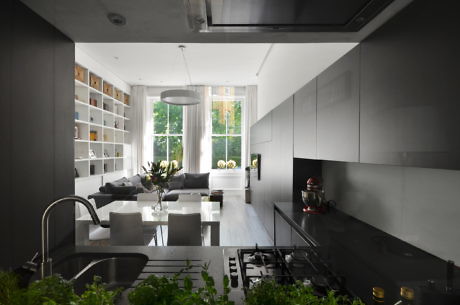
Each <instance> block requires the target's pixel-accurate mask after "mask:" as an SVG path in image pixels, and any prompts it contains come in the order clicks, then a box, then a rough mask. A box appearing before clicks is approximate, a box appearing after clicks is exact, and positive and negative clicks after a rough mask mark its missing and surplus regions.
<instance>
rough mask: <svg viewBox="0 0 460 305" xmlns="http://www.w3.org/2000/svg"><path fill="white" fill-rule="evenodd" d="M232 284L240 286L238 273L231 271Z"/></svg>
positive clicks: (234, 286)
mask: <svg viewBox="0 0 460 305" xmlns="http://www.w3.org/2000/svg"><path fill="white" fill-rule="evenodd" d="M230 286H232V287H233V288H236V287H238V273H236V272H230Z"/></svg>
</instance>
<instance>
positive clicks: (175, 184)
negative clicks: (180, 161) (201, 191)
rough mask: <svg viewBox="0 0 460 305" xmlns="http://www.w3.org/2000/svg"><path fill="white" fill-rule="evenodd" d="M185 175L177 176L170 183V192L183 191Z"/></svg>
mask: <svg viewBox="0 0 460 305" xmlns="http://www.w3.org/2000/svg"><path fill="white" fill-rule="evenodd" d="M184 182H185V175H184V174H182V175H175V176H173V177H171V180H169V182H168V189H169V190H181V189H183V188H184Z"/></svg>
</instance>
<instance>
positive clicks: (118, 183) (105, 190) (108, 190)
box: [99, 177, 129, 194]
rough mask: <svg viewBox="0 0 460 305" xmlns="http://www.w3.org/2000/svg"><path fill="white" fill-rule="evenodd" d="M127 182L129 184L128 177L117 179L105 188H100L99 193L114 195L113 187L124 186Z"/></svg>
mask: <svg viewBox="0 0 460 305" xmlns="http://www.w3.org/2000/svg"><path fill="white" fill-rule="evenodd" d="M126 182H129V180H128V178H126V177H123V178H120V179H117V180H115V181H112V182H108V183H106V184H105V185H104V186H101V187H99V192H101V193H107V194H113V193H112V190H111V187H117V186H123V184H124V183H126ZM109 184H110V185H109ZM108 185H109V186H108ZM107 186H108V187H107Z"/></svg>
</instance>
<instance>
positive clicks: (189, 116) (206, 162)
mask: <svg viewBox="0 0 460 305" xmlns="http://www.w3.org/2000/svg"><path fill="white" fill-rule="evenodd" d="M189 89H190V90H195V91H197V92H198V93H199V94H200V97H201V103H200V104H198V105H192V106H184V139H183V143H184V144H183V145H184V159H183V166H184V172H186V173H199V172H208V171H209V170H210V165H211V164H210V160H211V143H210V142H211V139H210V132H211V128H210V126H211V117H210V105H211V103H210V97H209V93H208V92H209V87H207V86H190V87H189Z"/></svg>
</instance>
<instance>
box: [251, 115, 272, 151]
mask: <svg viewBox="0 0 460 305" xmlns="http://www.w3.org/2000/svg"><path fill="white" fill-rule="evenodd" d="M250 135H251V144H259V143H264V142H269V141H271V139H272V113H271V112H269V113H267V114H266V115H265V116H264V117H263V118H261V119H260V120H258V121H257V122H256V123H255V124H254V125H252V126H251V130H250Z"/></svg>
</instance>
